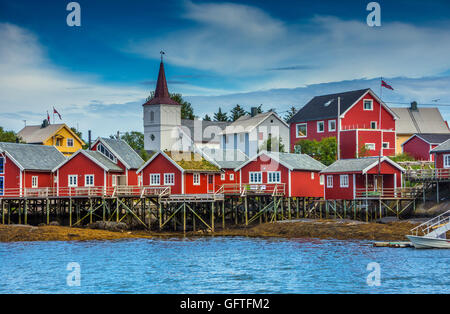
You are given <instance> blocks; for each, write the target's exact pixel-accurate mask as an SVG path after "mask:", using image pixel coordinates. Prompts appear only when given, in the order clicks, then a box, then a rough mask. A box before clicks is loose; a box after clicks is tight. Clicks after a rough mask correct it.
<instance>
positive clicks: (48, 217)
mask: <svg viewBox="0 0 450 314" xmlns="http://www.w3.org/2000/svg"><path fill="white" fill-rule="evenodd" d="M46 205H47V225H49V224H50V200H49V199H48V198H47V202H46Z"/></svg>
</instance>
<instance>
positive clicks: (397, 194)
mask: <svg viewBox="0 0 450 314" xmlns="http://www.w3.org/2000/svg"><path fill="white" fill-rule="evenodd" d="M420 192H421V190H419V189H417V188H383V189H373V188H371V189H365V188H360V189H356V192H355V194H356V195H355V196H356V198H364V199H366V198H367V199H379V198H380V199H382V198H411V199H412V198H416V197H417V195H418V194H419V193H420Z"/></svg>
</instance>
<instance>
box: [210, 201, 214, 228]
mask: <svg viewBox="0 0 450 314" xmlns="http://www.w3.org/2000/svg"><path fill="white" fill-rule="evenodd" d="M211 231H212V232H214V202H212V203H211Z"/></svg>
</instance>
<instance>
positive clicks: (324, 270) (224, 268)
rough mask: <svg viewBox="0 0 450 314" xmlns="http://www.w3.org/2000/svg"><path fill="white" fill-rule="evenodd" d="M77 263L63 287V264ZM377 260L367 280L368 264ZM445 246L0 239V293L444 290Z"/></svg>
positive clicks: (448, 261)
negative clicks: (75, 278)
mask: <svg viewBox="0 0 450 314" xmlns="http://www.w3.org/2000/svg"><path fill="white" fill-rule="evenodd" d="M71 262H76V263H78V264H79V265H80V267H81V286H79V287H70V286H68V285H67V282H66V277H67V275H68V274H69V271H67V270H66V268H67V264H68V263H71ZM371 262H377V263H379V264H380V266H381V286H379V287H369V286H368V285H367V283H366V278H367V276H368V274H369V273H370V271H368V270H367V269H366V267H367V264H368V263H371ZM449 265H450V250H415V249H392V248H374V247H372V246H371V243H369V242H364V241H363V242H361V241H355V242H348V241H333V240H315V239H309V240H283V239H248V238H240V237H236V238H228V237H227V238H221V237H219V238H199V239H197V238H196V239H171V240H161V239H155V240H148V239H142V240H121V241H113V242H111V241H91V242H31V243H0V293H449V292H450V270H449Z"/></svg>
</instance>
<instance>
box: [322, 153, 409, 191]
mask: <svg viewBox="0 0 450 314" xmlns="http://www.w3.org/2000/svg"><path fill="white" fill-rule="evenodd" d="M404 172H405V169H403V168H402V167H400V166H399V165H398V164H397V163H395V162H394V161H392V160H391V159H389V158H388V157H381V158H380V157H366V158H359V159H341V160H338V161H336V162H334V163H333V164H332V165H330V166H329V167H327V168H326V169H325V170H323V171H322V172H321V174H322V175H324V180H325V186H324V190H325V199H326V200H355V199H365V198H366V197H367V198H378V197H387V198H392V197H395V196H396V189H397V188H401V187H402V175H403V173H404Z"/></svg>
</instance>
